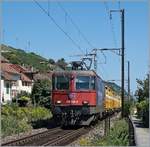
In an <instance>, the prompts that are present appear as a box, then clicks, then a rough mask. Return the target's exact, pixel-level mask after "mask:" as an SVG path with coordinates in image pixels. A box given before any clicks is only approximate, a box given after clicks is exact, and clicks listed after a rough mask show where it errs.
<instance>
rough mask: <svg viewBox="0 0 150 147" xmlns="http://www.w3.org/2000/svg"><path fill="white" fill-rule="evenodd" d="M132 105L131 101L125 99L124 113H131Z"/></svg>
mask: <svg viewBox="0 0 150 147" xmlns="http://www.w3.org/2000/svg"><path fill="white" fill-rule="evenodd" d="M131 106H132V103H131V101H125V103H124V115H125V116H128V115H130V112H131Z"/></svg>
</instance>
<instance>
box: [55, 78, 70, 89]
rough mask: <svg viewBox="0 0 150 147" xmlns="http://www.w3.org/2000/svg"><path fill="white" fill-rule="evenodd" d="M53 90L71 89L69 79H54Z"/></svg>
mask: <svg viewBox="0 0 150 147" xmlns="http://www.w3.org/2000/svg"><path fill="white" fill-rule="evenodd" d="M53 89H57V90H68V89H69V77H67V76H57V77H55V78H54V79H53Z"/></svg>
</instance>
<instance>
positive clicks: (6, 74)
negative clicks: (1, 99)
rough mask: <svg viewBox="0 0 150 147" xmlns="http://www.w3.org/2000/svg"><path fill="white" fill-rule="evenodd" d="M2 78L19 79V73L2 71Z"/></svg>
mask: <svg viewBox="0 0 150 147" xmlns="http://www.w3.org/2000/svg"><path fill="white" fill-rule="evenodd" d="M1 76H2V78H4V79H5V80H8V81H17V80H19V79H20V74H15V73H9V72H2V74H1Z"/></svg>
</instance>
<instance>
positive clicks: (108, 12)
mask: <svg viewBox="0 0 150 147" xmlns="http://www.w3.org/2000/svg"><path fill="white" fill-rule="evenodd" d="M104 6H105V9H106V13H107V15H108V19H109V23H110V29H111V33H112V38H113V42H114V46H115V47H116V48H117V39H116V35H115V31H114V24H113V21H112V16H111V13H110V9H109V6H108V4H107V2H104ZM112 52H114V53H115V54H117V55H118V53H116V52H115V51H112Z"/></svg>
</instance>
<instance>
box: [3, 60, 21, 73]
mask: <svg viewBox="0 0 150 147" xmlns="http://www.w3.org/2000/svg"><path fill="white" fill-rule="evenodd" d="M10 65H11V64H10V63H1V71H4V72H8V73H15V74H19V72H18V71H16V70H15V69H14V68H12V67H11V66H10Z"/></svg>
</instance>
